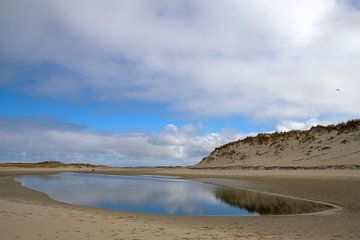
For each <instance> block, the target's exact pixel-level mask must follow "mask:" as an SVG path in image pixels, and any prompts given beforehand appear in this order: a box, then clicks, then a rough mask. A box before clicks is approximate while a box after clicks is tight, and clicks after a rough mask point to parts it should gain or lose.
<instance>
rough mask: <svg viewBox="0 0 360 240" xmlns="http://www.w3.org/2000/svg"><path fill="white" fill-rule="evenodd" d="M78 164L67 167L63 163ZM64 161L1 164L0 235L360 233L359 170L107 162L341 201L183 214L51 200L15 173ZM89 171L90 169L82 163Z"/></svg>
mask: <svg viewBox="0 0 360 240" xmlns="http://www.w3.org/2000/svg"><path fill="white" fill-rule="evenodd" d="M69 170H78V169H61V171H69ZM58 171H60V170H59V169H0V239H1V240H10V239H27V240H31V239H36V240H38V239H278V240H280V239H284V240H285V239H360V228H359V226H360V171H359V170H293V171H287V170H266V171H265V170H264V171H261V170H258V171H255V170H253V171H251V170H194V169H183V168H170V169H166V168H163V169H160V168H156V169H152V168H135V169H115V168H112V169H102V170H98V169H97V170H96V171H97V172H100V173H110V174H156V175H177V176H182V177H186V178H198V179H201V180H202V181H207V182H209V181H211V182H214V183H217V184H221V185H227V186H231V187H235V188H247V189H254V190H258V191H265V192H270V193H276V194H283V195H289V196H293V197H300V198H306V199H311V200H316V201H324V202H329V203H333V204H336V205H339V206H342V207H343V209H342V210H340V211H337V212H335V213H329V214H311V215H293V216H260V217H179V216H162V215H147V214H136V213H126V212H111V211H105V210H98V209H92V208H86V207H80V206H73V205H69V204H64V203H59V202H57V201H54V200H51V199H49V198H48V197H47V195H46V194H43V193H40V192H36V191H33V190H29V189H26V188H23V187H21V186H20V185H19V184H18V183H17V182H15V181H14V180H13V179H12V177H11V176H14V175H19V174H34V173H35V174H48V173H56V172H58ZM83 171H86V170H83Z"/></svg>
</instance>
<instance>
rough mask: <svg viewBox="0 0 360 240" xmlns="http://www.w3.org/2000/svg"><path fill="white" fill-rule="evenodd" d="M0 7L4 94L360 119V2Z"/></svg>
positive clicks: (208, 113) (201, 111) (31, 1)
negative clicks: (8, 90) (6, 92)
mask: <svg viewBox="0 0 360 240" xmlns="http://www.w3.org/2000/svg"><path fill="white" fill-rule="evenodd" d="M0 4H1V5H0V31H1V35H0V43H1V44H0V55H1V57H0V63H1V71H0V86H2V87H5V88H11V89H16V91H21V92H23V93H25V94H31V95H38V96H51V97H54V98H71V99H81V100H84V99H85V100H86V99H90V98H91V99H92V100H94V99H95V100H101V101H109V102H125V103H126V102H131V101H145V102H154V103H162V104H165V106H167V108H168V109H169V110H170V111H173V112H176V113H182V114H184V115H185V114H186V115H187V116H192V117H200V118H207V117H214V116H215V117H219V116H220V117H222V116H237V115H246V116H251V117H253V118H254V119H258V118H260V119H275V120H279V119H280V120H282V119H308V118H315V117H323V116H333V115H336V116H339V115H341V116H346V117H348V116H359V109H360V94H359V92H360V84H358V81H359V76H360V68H359V63H360V31H359V29H360V11H359V4H358V3H357V1H351V0H317V1H313V0H303V1H296V0H274V1H271V2H269V1H264V0H254V1H238V0H229V1H215V0H212V1H208V0H206V1H205V0H197V1H193V0H176V1H164V0H151V1H148V0H133V1H115V0H109V1H105V2H104V1H100V0H89V1H70V0H61V1H51V2H48V1H39V0H28V1H21V0H3V1H1V3H0ZM335 89H341V92H338V91H336V90H335ZM209 106H211V107H209Z"/></svg>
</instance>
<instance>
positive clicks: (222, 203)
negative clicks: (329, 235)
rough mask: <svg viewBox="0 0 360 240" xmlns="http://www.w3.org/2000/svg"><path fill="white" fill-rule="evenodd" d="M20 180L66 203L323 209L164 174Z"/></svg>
mask: <svg viewBox="0 0 360 240" xmlns="http://www.w3.org/2000/svg"><path fill="white" fill-rule="evenodd" d="M15 179H16V180H17V181H19V182H20V183H21V184H22V185H23V186H25V187H28V188H31V189H34V190H38V191H42V192H45V193H46V194H48V196H49V197H50V198H52V199H55V200H58V201H61V202H66V203H71V204H77V205H83V206H88V207H96V208H102V209H109V210H121V211H129V212H143V213H157V214H176V215H212V216H254V215H258V214H272V213H274V214H283V213H285V214H287V213H300V212H309V211H312V210H314V209H315V208H316V207H317V206H312V205H313V203H308V202H303V201H297V200H286V199H284V198H281V197H273V196H268V195H264V194H255V193H251V192H247V191H239V190H233V189H228V188H222V187H218V186H215V185H211V184H205V183H201V182H197V181H191V180H183V179H178V178H167V177H160V176H120V175H100V174H83V173H65V174H59V175H41V176H20V177H16V178H15Z"/></svg>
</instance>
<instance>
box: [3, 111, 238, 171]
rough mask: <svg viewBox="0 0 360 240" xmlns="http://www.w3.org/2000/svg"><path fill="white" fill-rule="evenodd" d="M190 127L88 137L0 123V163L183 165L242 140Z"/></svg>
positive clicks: (51, 124)
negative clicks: (201, 132) (223, 145)
mask: <svg viewBox="0 0 360 240" xmlns="http://www.w3.org/2000/svg"><path fill="white" fill-rule="evenodd" d="M197 130H198V128H197V127H196V126H195V125H194V126H192V125H185V126H182V127H179V128H177V127H176V126H175V125H172V124H169V125H167V126H165V127H164V129H163V130H162V131H160V132H155V133H152V132H137V133H136V132H135V133H131V134H124V133H115V132H98V131H91V130H89V129H87V128H85V127H83V126H79V125H75V124H70V123H62V122H57V121H55V120H52V119H42V120H39V119H32V118H15V119H14V118H5V117H1V118H0V139H1V141H0V161H3V162H4V161H25V162H27V161H44V160H58V161H63V162H87V163H88V162H90V163H97V164H111V165H121V166H134V165H189V164H193V163H196V162H198V161H199V160H200V159H201V158H202V157H204V156H206V155H207V154H208V153H209V152H210V151H212V150H213V149H214V148H215V147H217V146H219V145H221V144H223V143H226V142H228V141H231V140H235V139H238V138H240V137H243V135H242V134H240V133H237V132H234V131H231V130H224V131H221V132H219V133H208V134H199V133H198V132H197Z"/></svg>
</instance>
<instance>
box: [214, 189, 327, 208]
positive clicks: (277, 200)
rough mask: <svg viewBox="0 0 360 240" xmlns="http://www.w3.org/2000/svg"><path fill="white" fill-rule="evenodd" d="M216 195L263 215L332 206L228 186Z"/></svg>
mask: <svg viewBox="0 0 360 240" xmlns="http://www.w3.org/2000/svg"><path fill="white" fill-rule="evenodd" d="M215 196H216V198H217V199H220V200H221V201H223V202H224V203H227V204H229V205H232V206H237V207H239V208H244V209H246V210H247V211H250V212H257V213H259V214H261V215H266V214H300V213H311V212H317V211H322V210H326V209H329V208H331V207H330V206H327V205H324V204H320V203H314V202H310V201H303V200H297V199H290V198H285V197H278V196H273V195H268V194H264V193H257V192H251V191H233V190H232V189H227V188H223V189H216V192H215Z"/></svg>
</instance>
